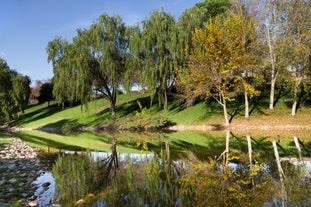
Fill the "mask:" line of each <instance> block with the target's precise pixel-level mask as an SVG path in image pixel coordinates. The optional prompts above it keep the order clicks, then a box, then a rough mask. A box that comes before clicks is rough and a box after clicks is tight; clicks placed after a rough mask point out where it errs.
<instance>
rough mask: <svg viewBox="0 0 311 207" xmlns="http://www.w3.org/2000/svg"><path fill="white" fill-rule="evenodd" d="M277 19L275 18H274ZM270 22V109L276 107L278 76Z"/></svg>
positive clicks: (268, 36)
mask: <svg viewBox="0 0 311 207" xmlns="http://www.w3.org/2000/svg"><path fill="white" fill-rule="evenodd" d="M274 21H275V20H274ZM269 25H270V24H268V27H267V40H268V47H269V58H270V62H271V85H270V101H269V109H271V110H272V109H273V108H274V91H275V83H276V77H277V71H276V68H275V62H276V56H275V52H274V48H273V45H272V44H274V42H273V40H272V37H271V34H270V30H269V28H270V26H269Z"/></svg>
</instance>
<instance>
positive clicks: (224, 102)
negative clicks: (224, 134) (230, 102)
mask: <svg viewBox="0 0 311 207" xmlns="http://www.w3.org/2000/svg"><path fill="white" fill-rule="evenodd" d="M221 96H222V97H221V99H222V104H221V105H222V108H223V111H224V118H225V125H226V126H230V121H229V117H228V112H227V102H226V100H225V97H224V96H223V94H221Z"/></svg>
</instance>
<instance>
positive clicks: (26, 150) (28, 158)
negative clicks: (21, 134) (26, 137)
mask: <svg viewBox="0 0 311 207" xmlns="http://www.w3.org/2000/svg"><path fill="white" fill-rule="evenodd" d="M1 128H3V127H1ZM5 129H7V128H5ZM6 138H8V139H10V141H9V142H8V143H6V144H4V145H5V147H4V149H2V150H1V155H4V156H5V157H3V156H1V157H0V158H1V159H0V161H1V168H2V169H5V170H9V172H8V173H6V172H5V171H4V173H3V175H2V176H1V177H2V178H1V185H10V186H9V187H8V188H10V189H11V191H14V189H17V188H21V186H20V185H19V186H15V185H14V184H15V182H16V183H17V181H19V182H25V186H24V187H23V192H24V193H21V194H20V195H19V196H18V195H15V196H13V197H12V196H11V197H10V196H8V198H7V199H6V200H5V202H3V201H1V200H0V206H1V207H9V206H12V205H14V206H37V205H38V204H37V202H36V201H35V200H36V196H35V191H36V190H37V188H38V186H36V185H35V184H34V182H35V181H36V180H37V178H38V177H39V176H40V175H41V173H44V172H46V171H48V170H49V169H50V166H49V165H47V163H43V162H41V159H40V157H39V155H40V154H41V153H42V152H43V151H42V150H40V149H37V148H34V147H32V146H30V145H28V144H27V143H25V142H24V141H22V140H21V139H20V138H18V137H15V136H14V135H13V134H11V132H10V131H7V136H6ZM21 146H22V147H23V149H22V150H21V149H20V148H21ZM12 149H15V151H13V150H12ZM21 151H23V153H21ZM21 154H22V155H21ZM7 156H8V157H7ZM20 159H22V160H23V163H22V164H21V162H20ZM25 166H27V167H26V170H25ZM24 171H25V172H24ZM26 172H29V173H28V175H27V173H26ZM7 174H9V177H7V176H6V175H7ZM9 178H10V179H9ZM13 181H14V182H13Z"/></svg>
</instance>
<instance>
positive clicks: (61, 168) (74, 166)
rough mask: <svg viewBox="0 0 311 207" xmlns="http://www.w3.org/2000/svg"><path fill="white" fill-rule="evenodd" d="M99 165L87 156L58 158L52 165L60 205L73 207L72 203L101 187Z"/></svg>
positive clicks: (63, 156)
mask: <svg viewBox="0 0 311 207" xmlns="http://www.w3.org/2000/svg"><path fill="white" fill-rule="evenodd" d="M99 164H100V163H99V162H97V163H96V162H94V161H92V160H91V159H90V158H89V157H88V155H87V154H82V155H69V156H66V155H62V156H59V157H58V159H57V161H56V162H55V164H54V165H53V176H54V178H55V181H56V183H57V185H56V194H58V195H59V197H60V203H62V205H64V206H73V201H78V200H79V199H80V198H83V197H84V196H86V195H88V194H89V193H91V192H92V193H94V191H95V190H96V189H98V188H99V187H100V186H101V184H102V183H103V180H102V179H103V178H102V177H101V173H102V171H101V170H99V167H100V166H99ZM104 182H105V181H104Z"/></svg>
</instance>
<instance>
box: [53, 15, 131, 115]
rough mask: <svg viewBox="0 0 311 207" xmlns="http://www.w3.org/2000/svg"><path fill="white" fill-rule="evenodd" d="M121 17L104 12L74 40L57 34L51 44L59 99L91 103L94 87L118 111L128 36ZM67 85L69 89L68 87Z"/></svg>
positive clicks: (57, 98) (80, 31) (55, 87)
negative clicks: (119, 90) (118, 94)
mask: <svg viewBox="0 0 311 207" xmlns="http://www.w3.org/2000/svg"><path fill="white" fill-rule="evenodd" d="M125 32H126V27H125V24H124V23H123V22H122V19H121V17H119V16H113V17H110V16H108V15H107V14H103V15H101V16H100V17H99V18H98V19H97V21H96V22H95V23H93V24H92V25H91V26H90V28H88V29H85V30H78V32H77V33H78V34H77V36H76V37H74V38H73V42H72V44H69V43H68V41H66V40H62V39H61V38H55V39H54V40H53V41H51V42H49V44H48V47H47V53H48V61H51V62H52V64H53V68H54V90H53V94H54V95H55V98H56V100H57V101H58V102H59V103H63V102H64V101H69V102H74V101H81V102H82V103H87V102H88V101H89V100H90V99H91V98H92V96H93V94H94V91H96V92H97V93H99V94H100V95H102V96H103V97H104V98H105V99H107V100H108V101H109V102H110V104H111V112H112V117H115V113H116V99H117V91H118V88H119V86H120V85H123V84H124V82H125V77H127V76H126V71H127V70H126V57H127V52H128V49H127V48H128V40H127V38H126V36H125ZM64 88H66V90H64Z"/></svg>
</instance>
